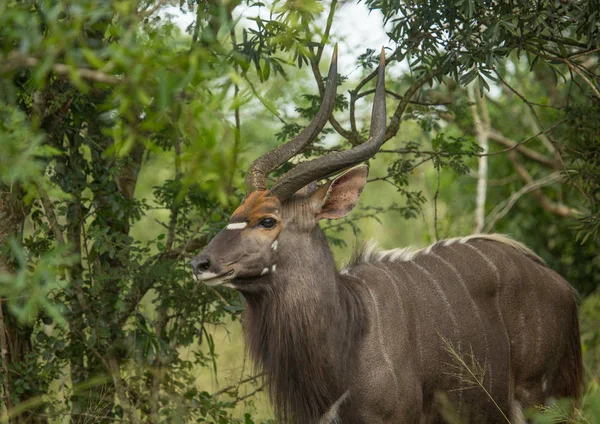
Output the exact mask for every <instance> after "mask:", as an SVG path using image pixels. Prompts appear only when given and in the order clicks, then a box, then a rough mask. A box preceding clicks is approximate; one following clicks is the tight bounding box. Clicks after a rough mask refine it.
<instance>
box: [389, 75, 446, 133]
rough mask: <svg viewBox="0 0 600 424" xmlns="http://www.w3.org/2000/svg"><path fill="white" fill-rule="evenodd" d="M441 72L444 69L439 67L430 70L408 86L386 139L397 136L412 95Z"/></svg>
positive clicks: (392, 119) (393, 117) (391, 121)
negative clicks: (401, 119)
mask: <svg viewBox="0 0 600 424" xmlns="http://www.w3.org/2000/svg"><path fill="white" fill-rule="evenodd" d="M441 73H442V69H440V68H438V69H436V70H434V71H432V72H429V73H427V74H425V75H423V76H422V77H421V78H419V79H417V80H416V81H415V82H413V83H412V84H411V86H410V87H408V89H407V90H406V92H405V93H404V96H402V100H400V103H398V106H397V107H396V110H395V112H394V115H393V116H392V118H391V119H390V124H389V125H388V127H387V130H386V132H385V139H386V140H389V139H390V138H392V137H393V136H395V135H396V133H397V132H398V129H400V118H402V114H403V113H404V111H405V110H406V107H407V106H408V104H409V102H410V99H411V98H412V96H413V95H414V94H415V93H416V92H417V91H418V90H419V89H420V88H421V87H423V86H424V85H425V84H427V83H428V82H429V81H431V80H432V79H433V78H435V77H436V76H438V75H440V74H441Z"/></svg>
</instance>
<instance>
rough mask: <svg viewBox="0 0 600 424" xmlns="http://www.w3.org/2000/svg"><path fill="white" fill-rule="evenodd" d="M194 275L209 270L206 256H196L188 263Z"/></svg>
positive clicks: (208, 260)
mask: <svg viewBox="0 0 600 424" xmlns="http://www.w3.org/2000/svg"><path fill="white" fill-rule="evenodd" d="M190 265H191V266H192V269H193V270H194V273H198V272H206V271H208V269H209V268H210V259H209V257H208V256H207V255H202V254H201V255H198V256H196V257H195V258H194V259H192V260H191V261H190Z"/></svg>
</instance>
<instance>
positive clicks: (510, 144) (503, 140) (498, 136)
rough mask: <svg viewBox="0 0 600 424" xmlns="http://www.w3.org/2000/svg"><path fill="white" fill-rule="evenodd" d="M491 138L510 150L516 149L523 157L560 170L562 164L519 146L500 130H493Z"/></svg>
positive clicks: (490, 134)
mask: <svg viewBox="0 0 600 424" xmlns="http://www.w3.org/2000/svg"><path fill="white" fill-rule="evenodd" d="M489 136H490V140H492V141H494V142H496V143H498V144H500V145H502V146H504V147H507V148H510V149H516V150H517V151H518V152H519V153H521V154H522V155H523V156H525V157H527V158H529V159H531V160H534V161H536V162H538V163H540V164H542V165H545V166H548V167H550V168H555V169H558V168H560V163H559V162H557V161H556V160H554V159H552V158H549V157H547V156H544V155H542V154H541V153H538V152H536V151H535V150H533V149H530V148H528V147H525V146H523V145H522V143H520V144H519V143H517V142H516V141H513V140H510V139H509V138H507V137H505V136H504V135H503V134H502V133H500V132H499V131H498V130H495V129H492V130H491V131H490V133H489Z"/></svg>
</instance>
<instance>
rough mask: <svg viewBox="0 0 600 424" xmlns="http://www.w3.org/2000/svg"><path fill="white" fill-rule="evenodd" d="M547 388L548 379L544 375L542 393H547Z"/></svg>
mask: <svg viewBox="0 0 600 424" xmlns="http://www.w3.org/2000/svg"><path fill="white" fill-rule="evenodd" d="M547 388H548V380H547V379H546V376H545V375H544V378H542V391H543V392H545V391H546V389H547Z"/></svg>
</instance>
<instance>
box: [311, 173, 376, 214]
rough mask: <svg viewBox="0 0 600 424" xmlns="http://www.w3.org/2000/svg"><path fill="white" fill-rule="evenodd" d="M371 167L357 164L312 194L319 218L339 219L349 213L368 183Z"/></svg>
mask: <svg viewBox="0 0 600 424" xmlns="http://www.w3.org/2000/svg"><path fill="white" fill-rule="evenodd" d="M368 174H369V167H368V166H366V165H359V166H355V167H354V168H351V169H349V170H348V171H346V172H344V173H343V174H342V175H340V176H338V177H337V178H335V179H334V180H333V181H331V182H329V183H328V184H324V185H323V186H321V187H319V189H318V190H317V191H316V192H315V194H314V195H313V196H312V198H311V200H312V201H313V202H314V206H315V209H314V210H315V211H316V214H315V215H316V218H317V219H338V218H341V217H343V216H345V215H346V214H348V213H349V212H350V211H351V210H352V209H354V206H356V204H357V203H358V199H359V197H360V194H361V193H362V190H363V188H364V187H365V184H366V183H367V175H368Z"/></svg>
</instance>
